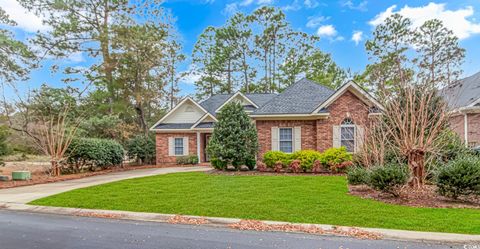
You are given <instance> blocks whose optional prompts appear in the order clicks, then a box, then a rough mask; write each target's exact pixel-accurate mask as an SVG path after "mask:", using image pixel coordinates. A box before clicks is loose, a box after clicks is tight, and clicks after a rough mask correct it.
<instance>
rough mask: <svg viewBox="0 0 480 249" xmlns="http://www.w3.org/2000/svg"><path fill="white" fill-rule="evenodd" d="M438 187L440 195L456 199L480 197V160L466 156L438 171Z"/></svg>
mask: <svg viewBox="0 0 480 249" xmlns="http://www.w3.org/2000/svg"><path fill="white" fill-rule="evenodd" d="M436 185H437V187H438V193H439V194H441V195H443V196H446V197H451V198H454V199H457V198H458V197H459V196H467V195H472V194H474V195H480V158H479V157H477V156H464V157H461V158H458V159H456V160H453V161H450V162H449V163H448V164H447V165H446V166H444V167H441V168H440V169H439V170H438V172H437V175H436Z"/></svg>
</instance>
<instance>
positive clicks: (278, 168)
mask: <svg viewBox="0 0 480 249" xmlns="http://www.w3.org/2000/svg"><path fill="white" fill-rule="evenodd" d="M282 169H283V163H282V162H281V161H278V162H276V163H275V165H274V166H273V170H274V171H275V172H277V173H278V172H282Z"/></svg>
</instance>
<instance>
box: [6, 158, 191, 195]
mask: <svg viewBox="0 0 480 249" xmlns="http://www.w3.org/2000/svg"><path fill="white" fill-rule="evenodd" d="M169 167H178V165H174V164H172V165H166V166H157V165H141V166H123V167H112V168H108V169H104V170H100V171H95V172H84V173H78V174H69V175H60V176H50V175H48V174H45V173H42V172H33V173H32V179H31V180H28V181H8V182H0V189H4V188H15V187H21V186H30V185H36V184H43V183H52V182H60V181H67V180H74V179H80V178H85V177H90V176H96V175H104V174H109V173H114V172H122V171H129V170H137V169H151V168H169ZM185 167H188V166H185Z"/></svg>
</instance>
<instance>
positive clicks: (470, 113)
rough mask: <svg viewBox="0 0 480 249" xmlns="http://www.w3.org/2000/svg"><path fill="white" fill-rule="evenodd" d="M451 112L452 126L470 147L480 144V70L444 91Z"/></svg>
mask: <svg viewBox="0 0 480 249" xmlns="http://www.w3.org/2000/svg"><path fill="white" fill-rule="evenodd" d="M443 94H444V97H445V98H446V100H447V102H448V104H449V107H450V109H451V110H452V112H451V117H450V128H452V129H453V130H454V131H455V132H456V133H457V134H458V135H459V136H460V137H461V138H462V141H464V142H465V144H466V145H467V146H469V147H475V146H479V145H480V72H479V73H476V74H474V75H472V76H470V77H467V78H465V79H462V80H460V81H458V83H457V84H455V85H454V86H453V87H450V88H448V89H446V91H444V92H443Z"/></svg>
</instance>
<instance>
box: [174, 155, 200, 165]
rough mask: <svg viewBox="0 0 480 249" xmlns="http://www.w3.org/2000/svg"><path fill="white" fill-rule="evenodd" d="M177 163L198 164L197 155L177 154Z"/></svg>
mask: <svg viewBox="0 0 480 249" xmlns="http://www.w3.org/2000/svg"><path fill="white" fill-rule="evenodd" d="M176 160H177V164H181V165H187V164H198V156H197V155H188V156H179V157H177V158H176Z"/></svg>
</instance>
